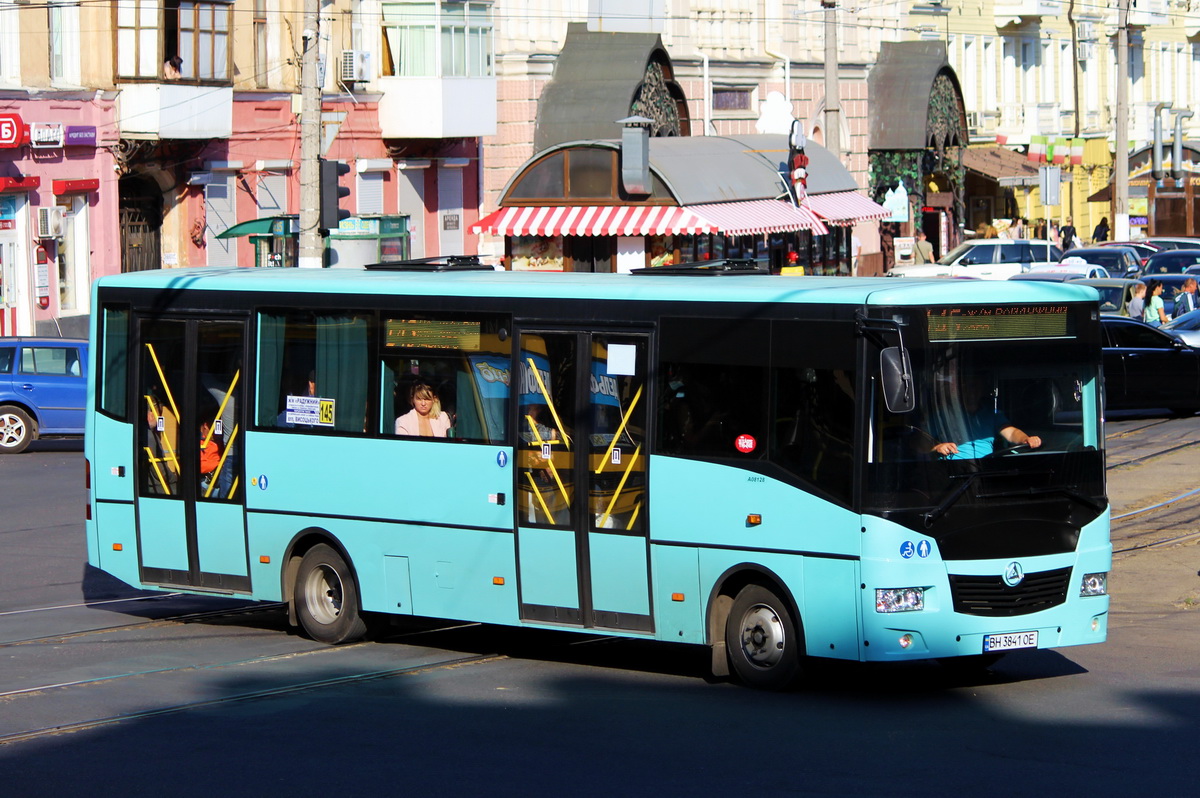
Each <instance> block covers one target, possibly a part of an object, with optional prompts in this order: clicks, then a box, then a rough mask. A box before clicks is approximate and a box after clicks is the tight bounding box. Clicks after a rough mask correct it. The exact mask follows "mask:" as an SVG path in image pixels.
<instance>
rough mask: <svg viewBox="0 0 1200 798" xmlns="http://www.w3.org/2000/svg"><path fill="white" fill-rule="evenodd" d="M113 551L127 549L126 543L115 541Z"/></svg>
mask: <svg viewBox="0 0 1200 798" xmlns="http://www.w3.org/2000/svg"><path fill="white" fill-rule="evenodd" d="M113 551H125V544H124V543H114V544H113Z"/></svg>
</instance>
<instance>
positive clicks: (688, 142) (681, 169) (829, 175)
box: [501, 134, 859, 207]
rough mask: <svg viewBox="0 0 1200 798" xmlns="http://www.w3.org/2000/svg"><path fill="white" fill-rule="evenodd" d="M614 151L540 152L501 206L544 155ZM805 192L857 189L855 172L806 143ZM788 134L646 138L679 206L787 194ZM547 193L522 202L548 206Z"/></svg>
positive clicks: (615, 144) (607, 143) (578, 145)
mask: <svg viewBox="0 0 1200 798" xmlns="http://www.w3.org/2000/svg"><path fill="white" fill-rule="evenodd" d="M589 148H590V149H610V150H611V149H615V150H618V151H619V150H620V142H619V141H612V140H591V141H571V142H567V143H564V144H557V145H554V146H553V147H550V148H548V149H546V150H543V151H541V152H538V153H537V154H535V155H534V156H533V157H532V158H530V159H529V160H528V161H526V162H525V164H524V165H523V166H522V167H521V168H520V169H519V170H517V172H516V173H514V175H513V176H512V178H510V179H509V181H508V185H506V186H505V187H504V191H503V192H502V193H501V197H502V200H501V205H502V206H505V207H509V206H508V205H505V201H506V200H507V199H508V195H509V192H510V191H511V190H512V188H513V187H514V186H515V185H516V184H517V182H518V181H519V180H520V179H521V178H522V177H524V175H525V173H526V171H527V170H528V169H529V168H530V167H531V166H533V165H534V164H536V163H537V162H538V161H540V160H541V159H543V158H544V157H545V156H547V155H549V154H550V153H552V152H555V151H558V150H571V149H589ZM805 153H807V155H808V157H809V166H808V193H809V194H827V193H832V192H835V191H858V190H859V188H858V184H857V183H855V182H854V176H853V175H851V174H850V172H849V170H847V169H846V167H845V166H843V165H842V162H841V161H840V160H838V158H837V157H836V156H835V155H834V154H833V153H831V152H830V151H829V150H827V149H825V148H824V147H822V146H821V145H820V144H815V143H812V142H809V144H808V146H807V147H806V148H805ZM787 156H788V141H787V136H783V135H775V134H751V135H746V136H671V137H660V138H652V139H650V171H651V172H652V173H654V174H655V175H656V176H657V177H658V178H659V179H660V180H661V181H662V182H663V184H664V185H665V186H666V188H667V190H668V191H670V193H671V196H672V197H673V198H674V199H675V201H676V202H677V203H679V204H680V205H685V206H686V205H707V204H713V203H718V202H740V201H744V200H758V199H780V198H790V196H791V191H790V189H789V188H788V186H787V183H786V182H785V179H784V174H786V173H787V172H788V171H789V170H788V168H787ZM554 199H555V198H553V197H547V198H544V199H540V200H537V201H532V200H531V201H529V202H527V203H524V204H531V205H534V204H536V205H548V204H552V202H551V201H552V200H554Z"/></svg>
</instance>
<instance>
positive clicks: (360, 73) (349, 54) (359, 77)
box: [341, 50, 371, 83]
mask: <svg viewBox="0 0 1200 798" xmlns="http://www.w3.org/2000/svg"><path fill="white" fill-rule="evenodd" d="M341 79H342V83H363V82H365V81H368V80H370V79H371V54H370V53H368V52H367V51H366V50H342V72H341Z"/></svg>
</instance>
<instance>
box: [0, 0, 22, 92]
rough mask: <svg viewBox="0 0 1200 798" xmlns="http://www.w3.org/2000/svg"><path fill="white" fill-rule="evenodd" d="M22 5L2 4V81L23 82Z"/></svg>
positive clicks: (0, 40) (0, 12)
mask: <svg viewBox="0 0 1200 798" xmlns="http://www.w3.org/2000/svg"><path fill="white" fill-rule="evenodd" d="M20 12H21V9H20V7H18V6H15V5H11V4H10V5H4V6H0V83H20V82H21V77H20V76H21V35H20V34H21V28H20V21H19V19H18V17H17V14H18V13H20Z"/></svg>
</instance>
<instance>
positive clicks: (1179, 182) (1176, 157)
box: [1171, 108, 1194, 188]
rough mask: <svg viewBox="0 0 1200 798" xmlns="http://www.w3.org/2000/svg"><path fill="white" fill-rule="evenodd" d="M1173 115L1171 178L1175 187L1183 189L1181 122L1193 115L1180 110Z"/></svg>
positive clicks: (1191, 112)
mask: <svg viewBox="0 0 1200 798" xmlns="http://www.w3.org/2000/svg"><path fill="white" fill-rule="evenodd" d="M1171 113H1173V114H1175V140H1174V141H1172V142H1171V177H1172V178H1174V179H1175V187H1176V188H1182V187H1183V120H1185V119H1188V118H1190V117H1191V116H1192V114H1193V113H1194V112H1193V111H1185V110H1183V109H1182V108H1180V109H1178V110H1173V111H1171Z"/></svg>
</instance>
